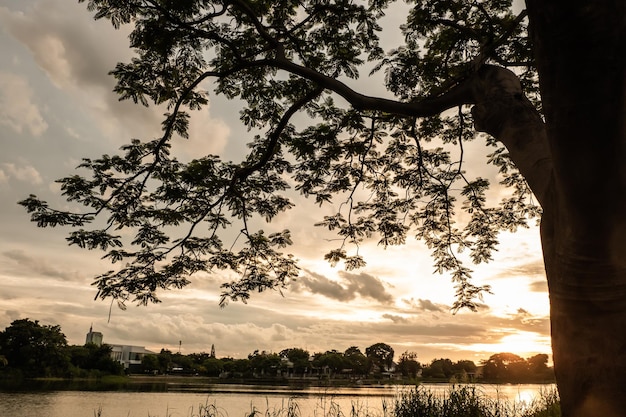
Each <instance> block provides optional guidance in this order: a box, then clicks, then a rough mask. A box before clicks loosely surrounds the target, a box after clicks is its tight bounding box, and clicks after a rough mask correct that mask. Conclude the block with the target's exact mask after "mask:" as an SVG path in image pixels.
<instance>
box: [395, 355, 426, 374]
mask: <svg viewBox="0 0 626 417" xmlns="http://www.w3.org/2000/svg"><path fill="white" fill-rule="evenodd" d="M421 368H422V365H420V363H419V362H418V361H417V353H415V352H408V351H407V352H404V353H403V354H402V355H400V360H399V361H398V370H399V371H400V372H401V373H402V376H408V377H411V378H416V377H417V373H418V372H419V370H420V369H421Z"/></svg>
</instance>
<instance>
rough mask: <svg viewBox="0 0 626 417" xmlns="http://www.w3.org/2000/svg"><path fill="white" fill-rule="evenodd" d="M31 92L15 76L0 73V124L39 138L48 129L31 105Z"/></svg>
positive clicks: (26, 82)
mask: <svg viewBox="0 0 626 417" xmlns="http://www.w3.org/2000/svg"><path fill="white" fill-rule="evenodd" d="M33 96H34V94H33V90H32V89H31V88H30V86H29V84H28V81H27V80H26V79H25V78H24V77H21V76H19V75H17V74H11V73H8V72H0V124H1V125H5V126H8V127H10V128H11V129H13V130H14V131H15V132H17V133H20V134H21V133H23V132H25V131H28V132H29V133H30V134H31V135H33V136H40V135H41V134H42V133H43V132H45V131H46V129H47V128H48V123H46V121H45V120H44V118H43V116H42V115H41V112H40V111H39V108H38V107H37V105H36V104H34V103H33Z"/></svg>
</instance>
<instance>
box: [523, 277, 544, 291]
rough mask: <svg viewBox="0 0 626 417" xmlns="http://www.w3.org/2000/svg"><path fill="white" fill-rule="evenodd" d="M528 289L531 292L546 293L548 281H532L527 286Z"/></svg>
mask: <svg viewBox="0 0 626 417" xmlns="http://www.w3.org/2000/svg"><path fill="white" fill-rule="evenodd" d="M528 289H529V290H531V291H533V292H548V281H546V280H545V279H541V280H538V281H533V282H531V283H530V284H529V285H528Z"/></svg>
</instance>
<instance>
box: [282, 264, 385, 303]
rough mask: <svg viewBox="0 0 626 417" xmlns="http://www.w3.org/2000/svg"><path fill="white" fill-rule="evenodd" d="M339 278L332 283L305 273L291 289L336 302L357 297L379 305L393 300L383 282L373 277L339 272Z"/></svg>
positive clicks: (322, 277) (319, 276)
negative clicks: (321, 296)
mask: <svg viewBox="0 0 626 417" xmlns="http://www.w3.org/2000/svg"><path fill="white" fill-rule="evenodd" d="M339 277H340V280H339V281H334V280H331V279H328V278H326V277H325V276H323V275H320V274H317V273H315V272H312V271H306V274H305V275H304V276H302V277H300V278H299V279H298V280H297V281H296V283H294V284H293V287H294V289H295V290H296V291H298V290H302V289H306V290H308V291H310V292H312V293H313V294H321V295H323V296H325V297H328V298H332V299H334V300H338V301H350V300H354V299H355V298H357V297H358V296H361V297H364V298H370V299H373V300H376V301H378V302H380V303H392V302H393V300H394V297H393V295H392V294H390V293H389V292H388V291H387V290H386V289H385V286H384V283H383V281H381V280H380V279H378V278H376V277H374V276H373V275H370V274H366V273H364V272H362V273H359V274H352V273H349V272H345V271H339Z"/></svg>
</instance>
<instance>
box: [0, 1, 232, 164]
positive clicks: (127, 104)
mask: <svg viewBox="0 0 626 417" xmlns="http://www.w3.org/2000/svg"><path fill="white" fill-rule="evenodd" d="M0 23H2V24H3V25H4V26H5V27H6V30H7V31H8V32H9V33H10V34H11V35H12V36H13V37H14V38H15V39H16V40H17V41H19V42H20V43H21V44H22V45H24V46H25V47H26V48H27V49H28V50H29V51H30V53H31V54H32V56H33V59H34V60H35V62H36V63H37V65H38V66H39V68H40V69H41V70H43V71H44V73H45V74H46V75H47V77H48V79H49V80H50V81H51V82H52V83H53V84H54V85H55V86H56V87H57V88H58V89H59V90H61V91H63V92H64V93H65V94H67V95H69V96H71V98H72V99H74V100H77V101H78V102H79V103H80V104H81V110H85V111H87V112H88V113H89V114H90V116H91V117H92V118H93V119H94V120H95V121H96V123H97V126H98V130H100V131H101V132H103V133H104V134H105V135H106V136H107V137H108V138H110V139H111V140H112V141H114V142H116V143H118V144H119V143H125V142H127V141H128V140H130V138H140V139H143V140H150V139H152V138H154V137H156V136H159V135H160V134H161V122H162V120H163V119H164V116H163V113H165V112H167V111H168V110H167V109H166V108H165V106H154V105H153V106H150V107H144V106H141V105H137V104H135V103H133V102H132V100H131V101H129V100H126V101H122V102H120V101H119V100H118V98H119V97H118V96H117V95H116V94H115V93H113V92H112V90H113V88H114V85H115V80H114V78H113V77H112V76H111V75H109V71H111V70H112V69H114V67H115V65H116V64H117V63H118V62H128V61H129V60H130V59H131V58H132V57H133V55H134V54H133V52H132V50H131V49H130V48H129V44H128V35H129V33H130V30H131V28H130V27H129V26H123V27H122V28H120V29H119V30H115V29H114V28H113V27H112V26H111V25H110V23H109V22H107V21H106V19H103V20H99V21H94V20H93V19H90V13H89V12H88V11H87V10H86V8H85V7H84V6H82V5H76V6H72V7H68V5H67V4H65V2H64V1H62V0H41V1H39V2H37V3H35V4H34V5H33V6H31V7H30V8H29V9H28V11H27V12H26V13H24V12H17V11H9V10H8V9H6V8H0ZM208 110H209V106H205V107H204V109H203V110H202V111H194V112H191V120H190V137H191V139H190V140H183V139H180V138H177V139H176V140H175V146H176V149H178V150H180V151H181V152H182V153H183V155H182V156H183V158H182V159H189V158H190V157H198V154H200V155H206V154H209V153H211V154H217V153H220V152H221V151H223V149H224V148H225V146H226V143H227V139H228V136H229V134H230V128H229V127H228V125H227V124H226V123H225V122H224V121H222V120H220V119H216V118H214V117H211V115H210V114H209V111H208ZM112 121H113V122H112ZM72 132H73V130H70V131H68V134H69V135H70V136H74V135H73V134H72Z"/></svg>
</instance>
